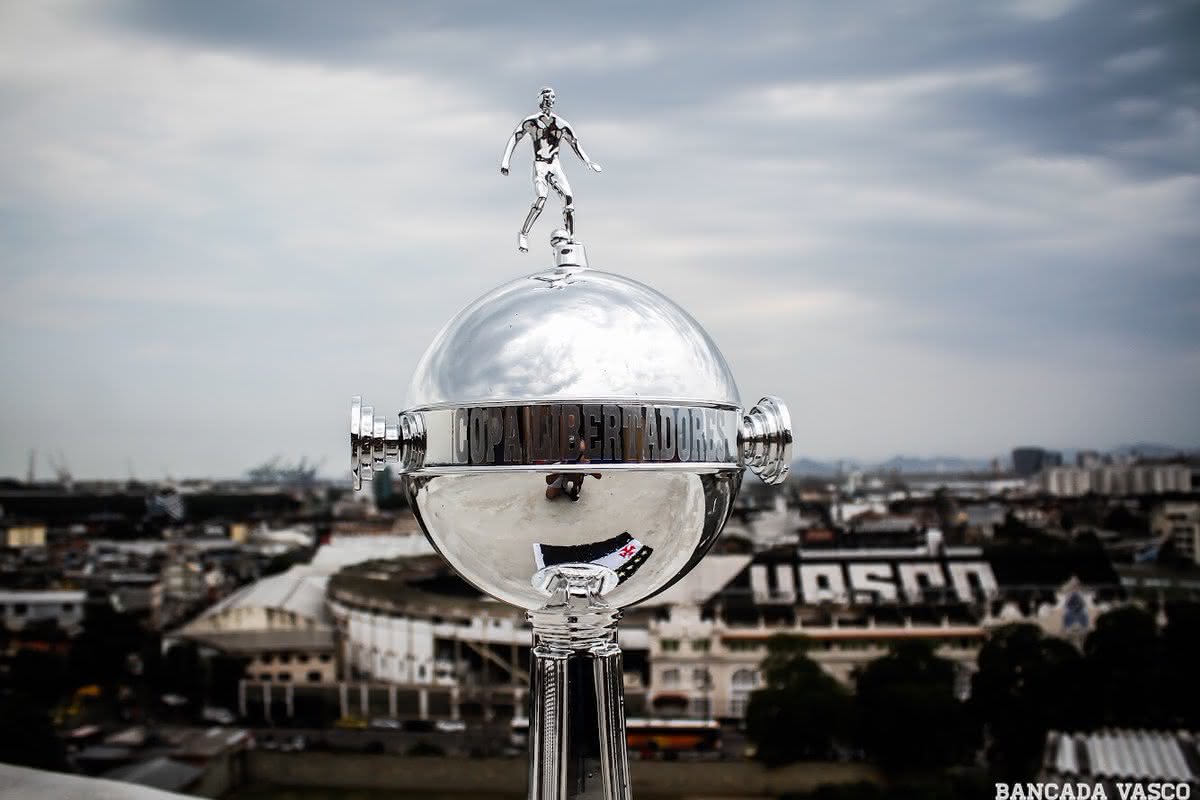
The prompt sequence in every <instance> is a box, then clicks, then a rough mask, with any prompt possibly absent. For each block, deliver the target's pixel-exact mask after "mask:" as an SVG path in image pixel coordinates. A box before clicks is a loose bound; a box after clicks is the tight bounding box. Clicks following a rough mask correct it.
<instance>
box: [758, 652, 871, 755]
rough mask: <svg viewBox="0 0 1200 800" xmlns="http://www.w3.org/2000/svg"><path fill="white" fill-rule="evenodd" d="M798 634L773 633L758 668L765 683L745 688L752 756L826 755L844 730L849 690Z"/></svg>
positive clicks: (845, 729)
mask: <svg viewBox="0 0 1200 800" xmlns="http://www.w3.org/2000/svg"><path fill="white" fill-rule="evenodd" d="M808 648H809V641H808V639H807V638H806V637H803V636H786V635H781V636H774V637H772V638H771V639H770V641H769V642H768V643H767V657H766V659H764V660H763V663H762V671H763V677H764V678H765V680H766V688H763V689H759V690H757V691H755V692H752V693H751V694H750V703H749V705H748V706H747V708H746V732H747V734H748V735H749V737H750V739H751V741H753V742H754V744H755V747H756V752H757V758H758V759H759V760H760V761H762V762H764V763H765V764H767V765H770V766H775V765H779V764H787V763H790V762H793V761H799V760H801V759H806V758H818V759H824V758H828V757H829V756H830V754H831V752H832V750H833V747H834V745H835V743H837V742H839V741H844V740H845V738H846V735H847V734H848V732H849V725H848V721H849V720H850V717H851V711H852V708H853V706H852V703H851V700H850V693H849V691H847V689H846V688H845V687H844V686H842V685H841V684H840V683H838V682H837V680H835V679H834V678H833V677H832V676H831V675H829V674H828V673H827V672H825V670H823V669H822V668H821V666H820V665H819V664H817V663H816V662H815V661H813V660H812V658H810V657H809V655H808Z"/></svg>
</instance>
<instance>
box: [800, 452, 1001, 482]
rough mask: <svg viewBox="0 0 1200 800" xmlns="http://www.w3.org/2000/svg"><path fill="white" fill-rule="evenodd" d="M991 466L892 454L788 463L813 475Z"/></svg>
mask: <svg viewBox="0 0 1200 800" xmlns="http://www.w3.org/2000/svg"><path fill="white" fill-rule="evenodd" d="M991 467H992V462H991V459H987V458H961V457H958V456H936V457H932V458H915V457H911V456H893V457H892V458H889V459H888V460H887V461H881V462H877V463H871V462H866V461H856V460H854V459H843V460H841V461H816V460H814V459H811V458H798V459H796V460H795V461H793V462H792V472H793V473H795V474H796V475H809V476H814V477H822V478H824V477H833V476H834V475H837V474H838V472H839V468H840V472H841V473H842V474H845V473H847V472H852V471H856V470H857V471H861V472H901V473H909V474H911V473H929V472H984V471H987V470H990V469H991Z"/></svg>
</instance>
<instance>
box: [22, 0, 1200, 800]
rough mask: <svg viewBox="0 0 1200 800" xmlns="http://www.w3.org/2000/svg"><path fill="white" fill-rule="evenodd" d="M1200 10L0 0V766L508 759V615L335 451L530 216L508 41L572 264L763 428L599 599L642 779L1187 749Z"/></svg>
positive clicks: (934, 1)
mask: <svg viewBox="0 0 1200 800" xmlns="http://www.w3.org/2000/svg"><path fill="white" fill-rule="evenodd" d="M1198 38H1200V4H1197V3H1196V2H1194V0H1134V1H1132V2H1109V1H1107V0H999V1H998V2H992V3H986V4H961V3H956V2H953V1H952V0H921V1H920V2H915V3H904V4H895V3H880V2H845V3H837V4H827V3H816V2H795V3H793V2H762V3H755V4H751V5H746V4H724V3H708V2H695V3H687V4H678V3H664V4H654V5H648V6H645V7H644V6H643V5H642V4H637V3H626V2H617V3H606V4H602V5H594V6H577V5H567V4H550V3H521V4H508V5H502V6H501V5H493V4H485V3H478V2H462V3H453V4H448V3H432V2H412V3H406V4H404V5H403V6H402V7H401V6H397V5H395V4H390V3H382V2H372V1H371V0H354V2H348V3H342V4H338V5H337V6H336V7H335V6H333V5H329V4H321V3H316V2H297V3H289V4H275V3H255V4H244V3H228V2H206V3H172V2H165V3H164V2H143V1H141V0H121V1H120V2H114V3H108V4H92V3H87V2H82V1H78V2H77V1H76V0H53V1H52V2H39V3H0V108H2V109H3V113H0V175H3V180H2V181H0V619H2V620H3V629H2V632H0V797H3V798H4V800H8V798H9V797H10V796H11V797H23V796H30V795H43V794H47V795H53V794H57V795H63V796H65V795H66V794H67V793H69V792H71V791H75V792H78V793H80V794H81V795H87V796H91V795H93V794H95V793H96V792H97V791H99V788H98V787H100V786H101V784H99V783H94V782H90V781H96V780H97V779H113V780H118V781H123V782H124V784H122V785H121V787H120V788H119V790H118V792H119V793H118V795H117V796H128V797H137V796H145V797H150V796H152V795H150V794H145V795H141V794H139V792H141V791H147V792H148V791H149V789H148V788H146V787H152V788H159V789H166V790H169V791H174V792H183V793H189V794H194V795H199V796H206V797H228V798H236V799H237V800H251V799H257V798H264V800H265V799H266V798H282V797H297V798H299V797H305V798H307V797H327V796H332V795H333V793H335V792H341V793H342V795H340V796H344V797H357V796H360V793H363V792H370V793H371V795H370V796H373V797H379V796H393V795H394V796H396V797H423V798H430V797H434V798H436V797H443V796H444V797H447V798H464V797H481V796H482V797H487V796H492V797H496V798H500V797H520V796H523V791H524V782H525V763H524V757H525V753H524V748H525V746H526V739H527V725H528V722H527V720H526V718H525V713H526V704H527V701H528V697H527V682H528V675H527V670H528V665H529V641H528V639H529V633H528V629H527V628H526V626H525V624H524V621H523V619H522V617H521V616H520V615H519V614H518V613H517V612H515V611H513V610H512V609H510V608H508V607H506V606H503V605H500V604H497V603H495V602H492V601H490V600H488V599H486V598H484V597H481V596H479V595H478V593H476V592H475V591H474V590H472V589H471V588H470V587H469V586H467V585H466V584H464V583H462V582H461V581H460V580H459V579H458V578H456V577H455V576H454V575H453V574H451V573H450V572H448V571H447V569H446V568H445V566H444V564H443V563H442V562H441V561H440V559H439V558H438V557H437V556H436V555H435V554H434V553H433V552H432V550H431V549H430V548H429V546H428V545H427V544H426V542H425V540H424V538H423V536H421V535H420V532H419V530H418V528H417V525H416V523H415V520H414V518H413V516H412V514H411V513H410V511H409V510H408V508H407V503H406V499H405V497H404V493H403V490H402V487H401V485H400V483H399V482H398V481H393V480H392V479H391V477H390V475H385V476H384V477H383V479H382V480H377V481H376V482H375V484H374V485H373V486H372V487H371V488H370V490H369V491H367V492H364V493H359V494H354V493H352V492H350V490H349V478H348V475H347V474H346V473H345V471H344V469H343V467H342V466H339V465H342V464H344V463H345V460H346V459H345V452H344V450H345V446H346V436H345V434H346V431H345V429H344V425H345V417H346V415H345V413H344V409H345V406H346V403H347V401H348V399H349V397H350V396H351V395H353V394H360V393H361V394H364V395H367V396H369V397H372V398H379V399H388V400H389V402H393V403H396V406H395V408H396V409H398V408H400V407H401V404H402V398H403V396H404V390H405V386H406V382H407V378H408V376H409V374H410V373H411V370H412V368H413V366H414V365H415V364H416V362H417V359H418V358H419V356H420V354H421V352H422V351H423V350H424V348H425V347H426V345H427V344H428V343H429V341H430V340H431V339H432V337H433V335H434V333H435V332H436V330H437V329H438V326H440V325H441V324H442V323H444V322H445V321H446V320H447V319H449V318H450V317H451V316H452V315H453V314H454V313H455V312H456V311H457V310H458V309H459V308H460V307H461V306H462V305H463V304H465V303H466V302H468V301H469V300H471V299H473V298H474V297H476V296H478V295H479V294H481V293H483V292H484V291H486V290H487V289H488V288H490V287H492V286H495V285H498V284H500V283H502V282H504V281H506V280H509V279H511V278H512V277H515V276H517V275H520V274H522V273H526V272H532V271H534V270H536V269H539V268H541V267H543V266H545V264H546V261H547V259H546V257H545V256H546V254H545V252H544V251H541V250H540V247H541V245H539V244H538V243H539V242H544V241H545V239H544V238H543V237H545V236H546V235H547V234H548V233H549V231H550V229H551V228H552V227H554V223H553V221H552V217H553V216H555V210H554V209H553V208H552V209H551V211H550V212H547V214H546V215H544V218H543V219H542V221H541V223H540V226H539V227H537V228H535V229H534V231H533V235H532V236H531V240H532V241H533V243H534V247H533V251H532V252H531V253H530V254H528V255H524V256H522V255H520V254H518V253H517V252H516V248H515V234H516V232H517V230H518V228H519V225H520V223H521V220H522V219H523V216H524V214H525V211H526V209H527V207H528V202H529V198H530V196H529V185H528V183H527V178H526V177H524V170H525V169H526V163H527V162H526V159H528V153H527V152H524V150H523V149H522V150H519V151H518V154H517V156H516V157H515V159H514V164H513V170H514V175H512V176H509V177H507V178H504V177H501V176H500V174H499V171H498V167H499V160H500V157H501V154H502V152H503V147H504V143H505V140H506V139H507V137H508V135H509V133H510V132H511V130H512V128H513V126H514V125H515V123H516V122H517V121H518V120H520V119H521V118H522V117H523V116H525V115H527V114H529V113H531V112H533V111H534V110H535V107H536V101H537V92H538V89H539V88H540V87H542V86H544V85H550V86H553V87H554V88H555V89H556V91H557V95H558V107H557V111H558V112H559V113H561V114H562V115H563V116H564V117H566V118H567V119H569V120H571V122H572V124H573V125H574V127H575V129H576V130H577V132H578V133H579V135H580V138H581V141H582V142H584V143H585V144H586V148H587V151H588V153H589V155H591V156H592V157H593V158H595V159H596V160H597V161H598V162H600V163H601V164H603V165H604V172H603V174H600V175H594V174H590V173H588V172H587V171H586V170H585V169H583V165H582V164H580V163H578V162H575V161H573V160H572V159H573V158H574V157H573V156H567V157H566V160H564V168H565V169H566V171H567V173H568V174H569V175H570V176H571V178H572V180H573V181H574V182H575V184H576V185H575V191H576V196H577V197H576V203H575V205H576V207H577V209H578V212H577V218H578V231H579V234H580V237H581V239H582V240H583V241H584V242H585V243H586V244H587V246H588V254H589V258H590V259H591V261H592V266H593V267H598V268H602V269H607V270H610V271H614V272H620V273H623V274H627V275H631V276H634V277H636V278H637V279H638V280H641V281H643V282H645V283H647V284H649V285H651V286H653V287H654V288H656V289H658V290H660V291H662V292H663V293H664V294H666V295H668V296H669V297H671V298H672V299H673V300H675V301H676V302H678V303H679V304H680V305H681V306H682V307H684V308H685V309H687V310H688V311H689V312H690V313H691V314H693V315H694V316H695V317H696V318H697V320H698V321H699V322H700V323H701V324H702V325H703V327H704V328H705V329H706V330H707V331H708V332H709V333H710V334H711V335H712V337H713V338H714V340H715V341H716V342H717V343H718V344H719V345H720V347H721V350H722V352H723V353H724V355H725V356H726V358H727V360H728V361H729V363H730V365H731V367H732V369H733V372H734V374H735V375H736V376H737V378H738V381H739V385H740V386H741V388H742V391H743V392H744V398H751V397H758V396H759V395H760V393H761V392H763V391H768V390H769V391H771V392H775V393H777V394H779V395H780V396H781V397H783V398H785V399H786V400H787V402H788V403H789V405H790V407H791V409H792V413H793V419H794V423H795V431H796V439H797V453H798V454H799V455H800V456H802V457H800V458H798V460H797V461H796V463H795V464H794V465H793V477H792V478H791V479H790V480H789V482H788V483H787V484H786V485H785V486H783V487H780V488H778V489H768V488H767V487H765V486H763V485H761V484H759V483H757V481H754V480H750V479H748V480H747V482H746V485H745V486H744V488H743V491H742V494H741V496H740V497H739V499H738V503H737V506H736V508H735V510H734V513H733V516H732V518H731V519H730V521H729V524H728V525H727V527H726V530H725V533H724V534H723V536H722V537H721V539H720V541H719V542H718V544H717V546H716V548H715V549H714V551H713V552H712V553H710V555H709V556H708V557H707V558H706V559H705V560H704V561H703V562H701V564H700V566H699V567H698V568H697V569H696V571H695V572H694V573H693V574H692V575H690V576H689V577H688V578H687V579H685V580H684V581H682V582H680V583H678V584H676V585H674V586H672V587H671V588H670V589H669V590H668V591H666V592H664V593H662V594H660V595H658V596H656V597H654V598H652V599H651V600H650V601H648V602H647V603H645V604H643V605H641V606H638V607H636V608H632V609H630V610H629V611H628V613H627V614H626V616H625V618H624V621H623V622H622V631H621V644H622V647H623V648H624V651H625V671H626V672H625V690H626V710H627V712H628V715H629V717H630V723H629V736H628V740H629V745H630V749H631V753H632V755H633V757H634V759H635V763H634V765H633V780H634V785H635V791H636V793H637V796H638V797H639V798H643V797H650V798H658V799H659V800H681V798H685V797H686V798H716V797H720V798H722V799H724V798H734V797H736V798H743V797H775V798H782V797H788V798H800V797H818V796H819V797H822V798H827V799H828V798H851V797H854V798H877V797H884V796H886V797H905V796H911V797H922V798H924V797H946V798H951V797H953V798H958V797H978V796H991V790H990V788H989V787H990V786H991V782H992V781H995V780H1035V779H1037V780H1045V781H1051V782H1058V783H1061V784H1067V783H1072V782H1078V781H1084V782H1093V781H1100V782H1108V783H1109V784H1111V782H1113V781H1118V780H1126V781H1140V782H1143V783H1145V782H1148V781H1163V780H1165V781H1176V782H1184V783H1188V784H1189V785H1190V786H1191V787H1192V789H1193V791H1200V750H1198V749H1197V748H1198V745H1200V733H1197V732H1200V683H1198V682H1197V681H1196V677H1195V676H1196V675H1198V674H1200V605H1198V603H1200V596H1198V594H1200V477H1198V472H1200V414H1197V408H1198V407H1200V403H1198V400H1200V271H1198V270H1197V260H1196V253H1197V252H1200V227H1198V226H1197V224H1196V220H1197V219H1200V51H1198V50H1197V49H1196V47H1195V42H1196V41H1197V39H1198ZM1029 443H1032V444H1029ZM1027 445H1028V446H1027ZM276 454H278V455H276ZM897 454H903V455H897ZM251 465H258V466H251ZM481 524H486V522H485V521H481ZM464 760H469V767H468V768H464V763H465V762H464ZM46 771H51V772H46ZM75 781H84V783H75ZM139 785H140V786H141V787H142V788H141V789H139V788H137V787H138V786H139ZM1109 796H1116V793H1115V792H1114V791H1112V790H1111V789H1110V792H1109Z"/></svg>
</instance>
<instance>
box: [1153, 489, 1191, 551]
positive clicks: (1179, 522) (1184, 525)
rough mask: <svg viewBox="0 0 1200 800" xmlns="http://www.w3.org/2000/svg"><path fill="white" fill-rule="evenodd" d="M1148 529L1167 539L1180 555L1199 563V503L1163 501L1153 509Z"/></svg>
mask: <svg viewBox="0 0 1200 800" xmlns="http://www.w3.org/2000/svg"><path fill="white" fill-rule="evenodd" d="M1150 529H1151V530H1152V531H1153V532H1154V534H1155V535H1156V536H1159V537H1163V538H1166V539H1169V540H1170V541H1171V543H1172V544H1173V545H1174V546H1175V552H1177V553H1179V555H1180V556H1182V557H1183V558H1186V559H1188V560H1189V561H1191V562H1192V563H1193V564H1200V503H1197V502H1187V503H1163V504H1162V505H1160V506H1158V508H1156V509H1154V512H1153V514H1152V515H1151V518H1150Z"/></svg>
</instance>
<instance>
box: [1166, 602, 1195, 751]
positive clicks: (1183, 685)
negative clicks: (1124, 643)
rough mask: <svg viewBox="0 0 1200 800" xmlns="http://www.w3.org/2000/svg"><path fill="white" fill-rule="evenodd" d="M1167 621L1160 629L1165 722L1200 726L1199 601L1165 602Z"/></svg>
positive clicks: (1184, 726) (1188, 727)
mask: <svg viewBox="0 0 1200 800" xmlns="http://www.w3.org/2000/svg"><path fill="white" fill-rule="evenodd" d="M1166 611H1167V624H1166V627H1164V628H1163V631H1162V658H1163V671H1162V674H1163V680H1162V684H1161V689H1162V696H1163V698H1164V699H1165V700H1166V702H1165V704H1164V706H1165V709H1164V710H1166V711H1167V719H1166V720H1165V722H1166V723H1167V725H1168V726H1169V727H1171V728H1179V729H1183V730H1189V731H1194V730H1196V729H1198V728H1200V685H1198V684H1197V683H1196V675H1197V673H1200V603H1196V602H1186V601H1184V602H1176V603H1168V604H1167V608H1166Z"/></svg>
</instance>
